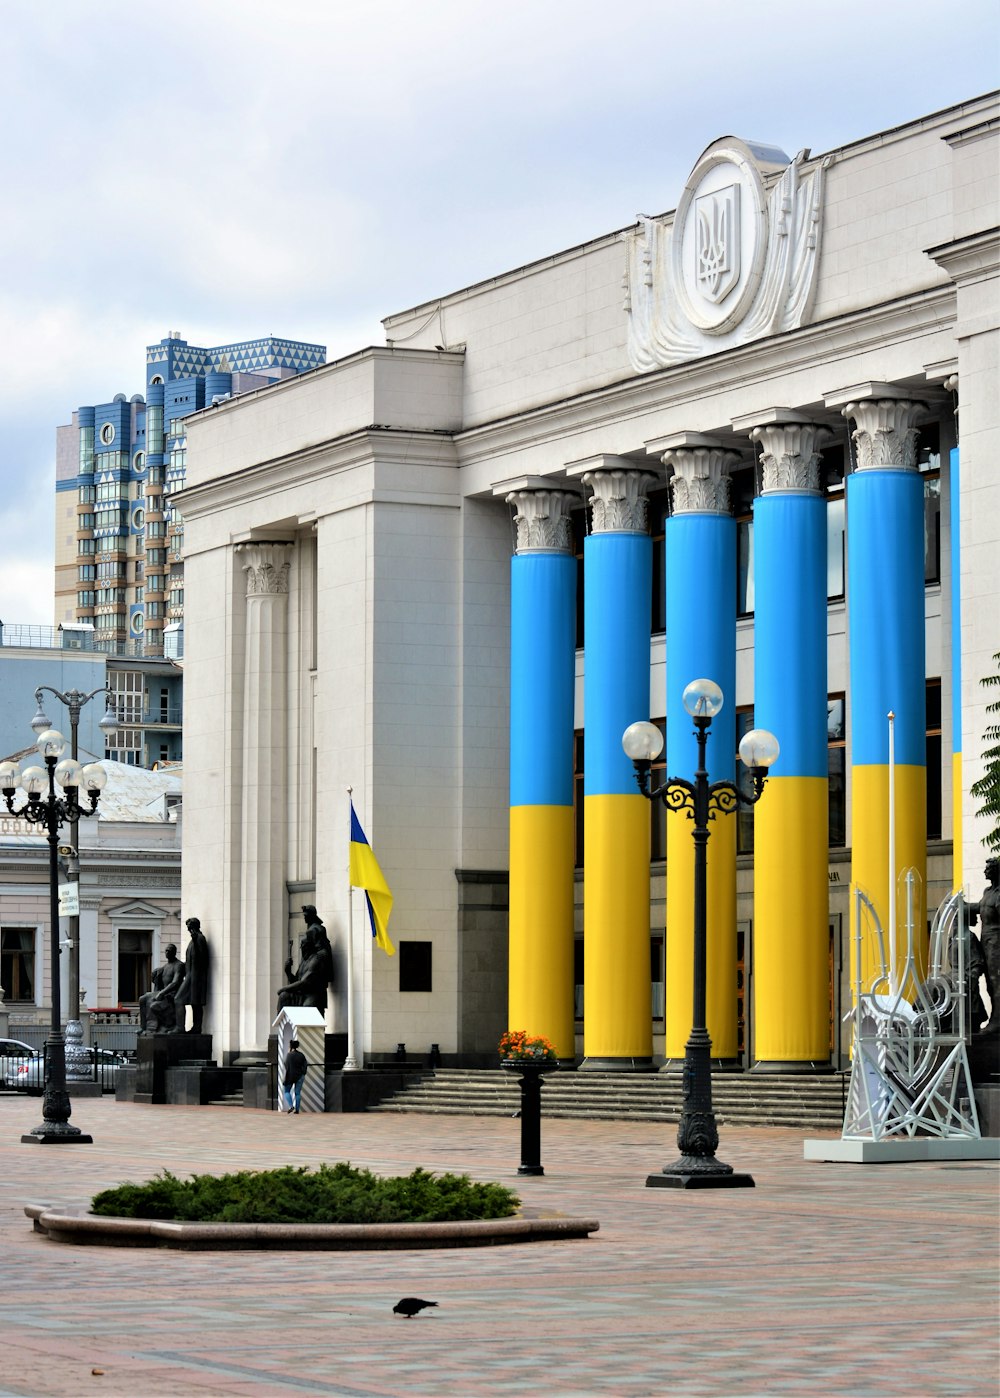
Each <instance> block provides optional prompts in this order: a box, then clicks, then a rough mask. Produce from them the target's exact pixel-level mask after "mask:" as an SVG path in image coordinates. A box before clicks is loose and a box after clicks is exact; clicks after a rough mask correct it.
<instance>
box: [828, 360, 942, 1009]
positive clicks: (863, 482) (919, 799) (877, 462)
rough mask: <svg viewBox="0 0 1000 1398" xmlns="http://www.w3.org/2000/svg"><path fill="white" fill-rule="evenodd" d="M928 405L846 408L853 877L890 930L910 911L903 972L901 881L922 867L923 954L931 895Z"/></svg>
mask: <svg viewBox="0 0 1000 1398" xmlns="http://www.w3.org/2000/svg"><path fill="white" fill-rule="evenodd" d="M828 402H829V400H828ZM923 410H924V405H923V404H922V403H916V402H911V401H909V400H908V399H906V398H903V397H901V396H900V395H899V394H898V393H896V392H894V390H892V389H891V388H889V387H888V386H879V388H878V391H876V392H875V393H873V395H872V396H871V397H865V398H864V399H859V400H855V401H849V402H847V403H845V404H844V406H843V413H844V416H845V417H846V418H848V419H850V420H852V421H853V422H854V424H855V426H854V430H853V433H852V436H853V440H854V443H855V446H856V464H855V469H854V471H853V473H852V474H851V475H850V476H849V477H848V480H847V529H848V536H847V553H848V609H849V610H848V624H849V642H850V663H851V782H852V794H851V825H852V833H851V845H852V851H853V853H852V858H853V867H852V872H851V876H852V879H853V881H854V883H856V884H858V885H859V886H860V887H861V888H862V889H863V890H864V892H865V893H867V895H868V897H869V898H871V900H872V902H873V903H874V905H875V908H876V911H877V912H878V915H879V918H880V920H881V922H882V926H883V927H884V928H886V929H888V928H889V925H890V923H891V922H892V920H893V912H894V910H898V918H897V921H898V926H899V932H900V935H899V937H898V938H897V962H896V965H895V966H893V967H890V972H891V974H892V975H893V978H894V979H895V978H896V977H897V975H898V972H899V970H900V967H899V958H900V957H901V956H902V954H903V952H904V950H905V945H906V940H905V932H904V916H905V906H903V905H901V903H900V895H899V892H898V881H899V878H900V875H902V874H903V873H904V872H905V871H906V870H907V869H910V868H912V869H915V870H916V871H917V874H918V876H919V890H918V892H919V897H918V904H917V907H916V910H915V913H914V917H915V923H916V929H917V939H916V947H915V950H916V951H917V954H918V958H919V957H920V955H921V953H922V952H923V950H924V947H925V943H926V937H925V936H924V935H922V934H923V930H924V928H925V925H926V911H925V909H926V896H927V895H926V880H927V819H926V807H927V765H926V764H927V749H926V742H927V725H926V688H925V685H926V680H925V667H924V562H923V560H924V549H923V529H924V502H923V483H922V481H921V479H920V474H919V472H918V470H917V468H916V443H917V427H916V422H917V419H918V417H919V415H920V413H921V412H922V411H923ZM890 712H891V713H893V714H894V715H895V762H894V770H895V779H894V791H893V793H892V794H893V801H892V805H893V806H894V809H895V818H894V832H893V833H894V836H895V859H894V864H895V868H894V870H893V873H892V875H891V876H890V872H889V851H890V832H889V810H890V792H889V723H888V715H889V713H890ZM890 882H891V884H892V886H891V887H890ZM890 900H891V901H890ZM852 906H853V905H852ZM851 945H852V948H853V946H854V938H853V936H852V939H851ZM852 955H853V951H852ZM877 972H878V964H877V960H876V955H875V947H874V945H873V943H872V941H871V939H870V938H866V939H864V941H863V944H862V965H861V980H862V985H863V986H865V987H867V986H870V985H871V983H872V978H873V977H874V976H875V975H876V974H877ZM852 974H853V968H852Z"/></svg>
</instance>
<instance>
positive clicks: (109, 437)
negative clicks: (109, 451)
mask: <svg viewBox="0 0 1000 1398" xmlns="http://www.w3.org/2000/svg"><path fill="white" fill-rule="evenodd" d="M114 440H115V427H114V423H112V422H106V423H104V425H103V426H102V428H101V441H102V442H103V443H104V445H105V446H106V447H109V446H110V445H111V443H112V442H113V441H114Z"/></svg>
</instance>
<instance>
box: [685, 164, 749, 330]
mask: <svg viewBox="0 0 1000 1398" xmlns="http://www.w3.org/2000/svg"><path fill="white" fill-rule="evenodd" d="M739 193H740V191H739V185H735V184H731V185H727V186H726V188H725V189H717V190H713V192H712V193H711V194H703V195H701V196H700V198H698V199H696V200H695V229H696V240H695V257H696V269H697V271H696V275H697V279H698V287H699V289H700V291H701V292H702V294H703V295H704V296H706V297H707V298H708V300H709V301H714V302H715V303H716V304H718V302H720V301H722V300H724V299H725V297H726V296H728V295H729V293H730V291H732V289H733V287H734V286H735V285H736V283H737V282H738V281H739V279H740V201H739Z"/></svg>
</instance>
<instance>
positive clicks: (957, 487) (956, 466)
mask: <svg viewBox="0 0 1000 1398" xmlns="http://www.w3.org/2000/svg"><path fill="white" fill-rule="evenodd" d="M944 386H945V388H947V389H951V391H952V392H956V391H957V389H958V375H957V374H952V375H951V376H950V377H949V378H947V379H946V380H945V384H944ZM955 426H956V428H958V409H957V408H956V410H955ZM961 499H962V467H961V461H960V459H959V448H958V447H957V446H954V447H952V449H951V452H950V454H949V457H948V500H949V518H950V525H951V529H950V534H951V838H952V856H951V869H952V884H951V886H952V888H954V889H959V888H961V887H962V877H963V875H962V519H961V511H960V509H959V505H960V503H961Z"/></svg>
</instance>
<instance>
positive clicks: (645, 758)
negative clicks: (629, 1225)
mask: <svg viewBox="0 0 1000 1398" xmlns="http://www.w3.org/2000/svg"><path fill="white" fill-rule="evenodd" d="M683 698H684V707H685V709H686V710H687V712H688V713H689V714H690V715H691V717H692V718H693V720H694V728H695V737H696V738H697V742H698V766H697V769H696V771H695V774H694V780H693V781H688V780H687V779H686V778H685V777H668V778H667V780H666V781H665V782H664V783H663V784H662V785H661V786H658V787H656V788H654V789H653V790H650V785H649V777H650V768H651V766H652V763H653V761H654V760H655V759H656V758H657V757H658V756H659V755H660V752H661V750H662V748H663V735H662V734H661V732H660V730H659V729H658V728H657V727H656V725H655V724H653V723H648V722H645V721H643V722H639V723H633V724H630V725H629V727H628V728H626V730H625V732H624V734H623V735H622V747H623V748H624V749H625V754H626V756H627V757H630V758H631V759H632V765H633V766H634V767H635V777H636V781H637V782H638V785H639V790H640V791H641V792H642V794H643V796H645V797H647V799H648V800H650V801H656V800H660V801H662V802H663V804H664V806H665V807H666V808H667V810H668V811H686V812H687V813H688V819H689V820H692V821H693V822H694V829H693V831H692V837H693V839H694V1006H693V1011H692V1016H691V1021H692V1022H691V1035H690V1038H689V1039H688V1041H687V1043H686V1045H685V1047H684V1076H683V1106H682V1109H681V1119H680V1124H679V1126H678V1128H677V1145H678V1148H679V1150H680V1152H681V1154H680V1158H679V1159H678V1160H676V1161H675V1162H674V1163H673V1164H671V1165H666V1166H664V1168H663V1170H662V1171H660V1172H659V1173H658V1174H655V1175H650V1176H649V1177H648V1178H647V1180H646V1184H647V1185H649V1186H652V1187H657V1186H659V1187H667V1188H670V1187H673V1188H676V1189H698V1188H701V1189H705V1188H719V1187H722V1188H725V1187H733V1186H737V1187H738V1186H741V1185H743V1186H747V1185H749V1186H752V1185H753V1178H752V1176H750V1175H746V1174H737V1173H736V1172H735V1171H734V1170H733V1167H732V1166H731V1165H726V1164H725V1163H724V1162H723V1161H721V1160H717V1159H716V1156H715V1152H716V1150H717V1149H718V1145H719V1131H718V1127H717V1126H716V1123H715V1114H714V1112H713V1110H712V1040H711V1038H710V1036H709V1033H708V1027H707V1025H706V1023H705V1020H706V1012H705V990H706V948H707V911H708V904H707V899H708V877H707V869H708V862H707V845H708V837H709V835H710V834H711V830H710V828H709V822H710V821H713V820H714V819H715V817H716V816H717V815H730V814H732V813H733V812H735V811H736V809H737V807H739V806H741V805H746V806H753V805H756V803H757V802H758V801H759V800H760V798H761V795H762V794H763V790H764V783H765V781H766V780H767V769H768V768H769V767H770V766H771V765H772V763H773V762H774V761H775V760H776V759H777V757H778V751H779V748H778V740H777V738H775V736H774V734H773V733H769V732H768V731H767V730H766V729H764V728H755V729H752V730H751V731H750V732H749V733H747V734H746V735H745V736H744V738H743V739H742V741H741V742H740V759H741V760H742V761H743V762H744V763H745V764H746V766H747V767H749V769H750V775H751V777H752V779H753V791H752V793H750V794H745V793H743V792H742V791H740V790H739V788H738V787H737V786H736V785H735V783H733V782H729V781H718V782H709V780H708V769H707V765H706V759H705V747H706V744H707V742H708V730H709V728H710V727H711V724H712V719H713V718H714V717H715V715H716V714H717V713H719V711H720V710H721V708H722V705H723V694H722V690H721V689H720V688H719V686H718V685H717V684H716V683H715V682H714V681H713V680H692V682H691V683H690V684H689V685H688V687H687V688H686V689H685V691H684V696H683Z"/></svg>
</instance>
